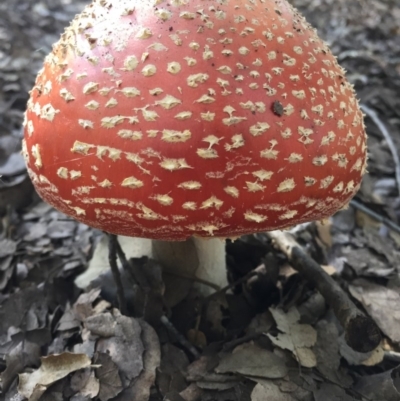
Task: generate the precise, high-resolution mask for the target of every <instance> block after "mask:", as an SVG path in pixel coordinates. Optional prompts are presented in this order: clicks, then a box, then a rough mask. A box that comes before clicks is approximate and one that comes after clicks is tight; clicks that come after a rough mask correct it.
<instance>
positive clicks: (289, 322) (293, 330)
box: [267, 308, 317, 368]
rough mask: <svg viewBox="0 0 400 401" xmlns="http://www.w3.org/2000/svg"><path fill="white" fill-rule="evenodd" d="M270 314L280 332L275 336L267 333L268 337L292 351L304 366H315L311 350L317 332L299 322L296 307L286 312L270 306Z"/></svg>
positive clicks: (315, 362)
mask: <svg viewBox="0 0 400 401" xmlns="http://www.w3.org/2000/svg"><path fill="white" fill-rule="evenodd" d="M270 311H271V313H272V316H273V317H274V319H275V322H276V324H277V326H278V329H279V330H280V331H281V332H282V333H280V334H278V335H277V336H276V337H275V336H273V335H271V334H267V336H268V338H269V339H270V340H271V341H272V342H273V343H274V344H275V345H277V346H278V347H280V348H283V349H288V350H289V351H292V352H293V354H294V356H295V357H296V359H297V360H298V361H299V362H300V364H301V365H302V366H304V367H306V368H312V367H314V366H316V364H317V359H316V357H315V354H314V352H313V351H312V350H311V348H310V347H312V346H313V345H314V344H315V342H316V341H317V332H316V331H315V330H314V328H313V327H312V326H310V325H308V324H300V323H299V320H300V314H299V312H298V310H297V309H296V308H291V309H290V310H289V311H288V313H285V312H283V310H281V309H277V308H276V309H274V308H270Z"/></svg>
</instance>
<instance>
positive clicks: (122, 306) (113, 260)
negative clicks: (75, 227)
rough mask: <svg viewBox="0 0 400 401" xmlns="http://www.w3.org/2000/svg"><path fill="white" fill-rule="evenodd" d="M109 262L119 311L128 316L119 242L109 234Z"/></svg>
mask: <svg viewBox="0 0 400 401" xmlns="http://www.w3.org/2000/svg"><path fill="white" fill-rule="evenodd" d="M108 241H109V242H108V261H109V263H110V267H111V272H112V275H113V277H114V281H115V286H116V287H117V298H118V306H119V310H120V311H121V313H122V314H123V315H126V299H125V293H124V287H123V285H122V280H121V274H120V271H119V269H118V264H117V249H118V240H117V236H116V235H114V234H108Z"/></svg>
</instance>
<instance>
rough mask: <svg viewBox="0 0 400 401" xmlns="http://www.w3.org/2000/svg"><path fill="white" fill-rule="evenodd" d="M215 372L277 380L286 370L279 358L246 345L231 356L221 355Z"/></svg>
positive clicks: (266, 351)
mask: <svg viewBox="0 0 400 401" xmlns="http://www.w3.org/2000/svg"><path fill="white" fill-rule="evenodd" d="M215 371H216V372H218V373H229V372H231V373H240V374H242V375H246V376H257V377H264V378H268V379H278V378H282V377H284V376H285V375H286V374H287V371H288V369H287V367H286V364H285V361H284V360H283V359H281V358H279V356H277V355H275V354H274V353H272V352H270V351H268V350H266V349H263V348H260V347H258V346H256V345H254V344H251V343H247V344H244V345H242V346H240V347H237V348H236V349H235V350H234V351H233V352H232V353H231V354H225V355H223V356H222V358H221V361H220V363H219V365H218V366H217V368H216V369H215Z"/></svg>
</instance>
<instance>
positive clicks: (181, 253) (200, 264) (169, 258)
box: [152, 237, 228, 295]
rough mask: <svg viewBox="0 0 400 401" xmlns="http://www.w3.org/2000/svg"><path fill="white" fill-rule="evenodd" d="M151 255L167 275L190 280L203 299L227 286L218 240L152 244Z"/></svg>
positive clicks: (223, 245) (190, 240)
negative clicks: (204, 296) (203, 296)
mask: <svg viewBox="0 0 400 401" xmlns="http://www.w3.org/2000/svg"><path fill="white" fill-rule="evenodd" d="M152 253H153V257H154V259H156V260H158V261H159V262H160V263H161V264H162V266H163V267H164V269H165V270H164V271H165V273H166V274H167V275H171V276H177V277H181V278H186V279H190V280H191V281H193V286H194V287H195V288H196V289H198V290H199V291H200V292H201V293H202V294H203V295H209V294H211V293H213V292H214V291H216V290H218V289H219V288H222V287H224V286H225V285H227V283H228V280H227V277H226V274H227V272H226V262H225V241H224V240H222V239H220V238H212V239H204V238H198V237H193V238H189V239H188V240H186V241H173V242H172V241H153V242H152Z"/></svg>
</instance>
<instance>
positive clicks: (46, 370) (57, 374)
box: [18, 352, 91, 401]
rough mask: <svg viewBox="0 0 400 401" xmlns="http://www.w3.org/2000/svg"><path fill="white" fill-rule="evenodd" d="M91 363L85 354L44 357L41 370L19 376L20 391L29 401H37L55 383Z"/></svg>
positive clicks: (67, 353)
mask: <svg viewBox="0 0 400 401" xmlns="http://www.w3.org/2000/svg"><path fill="white" fill-rule="evenodd" d="M90 363H91V362H90V358H89V357H88V356H87V355H85V354H71V353H69V352H64V353H62V354H58V355H50V356H47V357H44V358H42V365H41V366H40V368H39V369H37V370H35V371H34V372H32V373H22V374H20V375H19V386H18V391H19V393H20V394H22V395H23V396H24V397H26V398H28V399H29V401H37V400H38V399H39V398H40V397H41V395H42V394H43V393H44V392H45V391H46V389H47V388H48V387H49V386H51V385H52V384H53V383H55V382H56V381H58V380H60V379H62V378H64V377H66V376H68V375H69V374H70V373H72V372H75V371H77V370H79V369H84V368H86V367H88V366H90Z"/></svg>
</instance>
